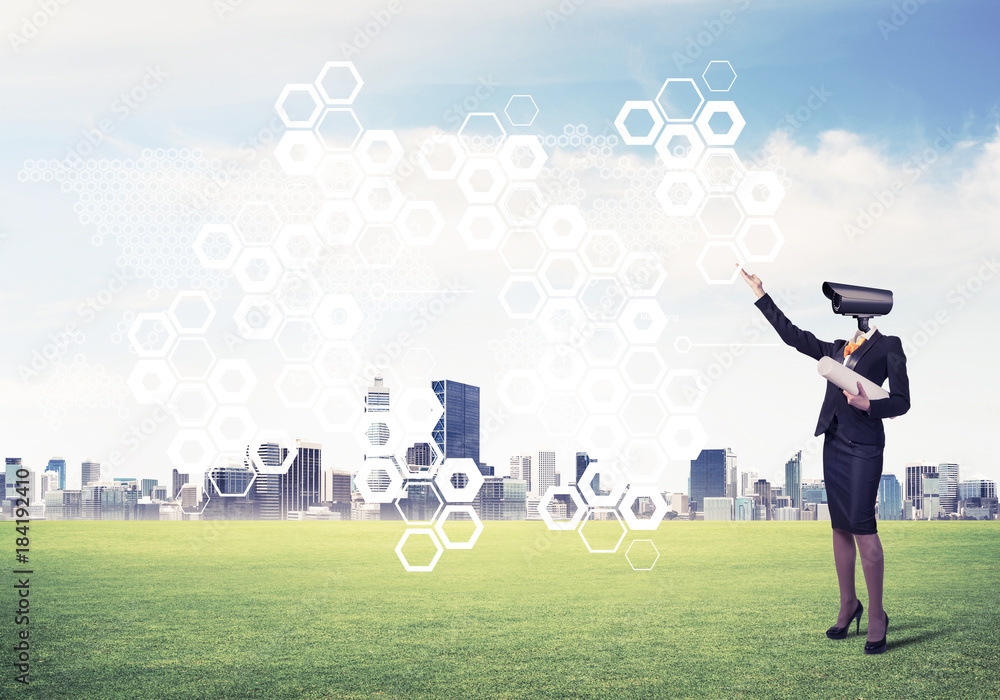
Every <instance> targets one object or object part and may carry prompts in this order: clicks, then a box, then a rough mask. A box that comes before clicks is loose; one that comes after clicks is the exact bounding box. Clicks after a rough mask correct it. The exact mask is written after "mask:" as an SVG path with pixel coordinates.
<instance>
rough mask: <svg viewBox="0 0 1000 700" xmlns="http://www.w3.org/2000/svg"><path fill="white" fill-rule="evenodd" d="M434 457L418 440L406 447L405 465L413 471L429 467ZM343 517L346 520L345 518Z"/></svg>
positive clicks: (427, 445) (432, 451)
mask: <svg viewBox="0 0 1000 700" xmlns="http://www.w3.org/2000/svg"><path fill="white" fill-rule="evenodd" d="M434 457H435V454H434V450H433V449H432V448H431V446H430V444H429V443H426V442H418V443H416V444H414V445H413V446H412V447H407V448H406V466H408V467H409V468H410V469H411V470H413V471H422V470H425V469H429V468H430V466H431V464H433V462H434ZM414 467H416V469H414ZM344 519H345V520H346V519H347V518H344Z"/></svg>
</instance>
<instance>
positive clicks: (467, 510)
mask: <svg viewBox="0 0 1000 700" xmlns="http://www.w3.org/2000/svg"><path fill="white" fill-rule="evenodd" d="M454 513H462V514H464V515H466V516H468V518H469V520H471V521H472V522H473V523H474V524H475V530H474V531H473V533H472V534H471V535H470V536H469V539H468V540H466V541H465V542H453V541H452V540H451V538H449V537H448V533H447V532H445V529H444V524H445V522H447V520H448V517H449V516H451V515H452V514H454ZM434 529H435V530H436V531H437V534H438V537H440V538H441V542H443V543H444V546H445V549H472V547H473V546H474V545H475V544H476V540H478V539H479V535H481V534H482V532H483V521H482V520H480V519H479V515H477V514H476V509H475V508H473V507H472V506H462V505H447V506H445V507H444V510H443V511H441V515H440V516H439V517H438V519H437V522H436V523H434Z"/></svg>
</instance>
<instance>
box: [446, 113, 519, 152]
mask: <svg viewBox="0 0 1000 700" xmlns="http://www.w3.org/2000/svg"><path fill="white" fill-rule="evenodd" d="M480 132H482V133H480ZM458 137H459V141H461V143H462V146H463V147H464V148H465V150H466V152H467V153H468V154H469V155H471V156H476V155H492V154H495V153H496V152H497V151H499V150H500V147H501V146H502V145H503V142H504V139H505V138H506V137H507V130H506V129H504V128H503V124H501V123H500V120H499V119H497V115H496V114H494V113H493V112H469V113H468V114H466V115H465V121H463V122H462V126H460V127H459V128H458Z"/></svg>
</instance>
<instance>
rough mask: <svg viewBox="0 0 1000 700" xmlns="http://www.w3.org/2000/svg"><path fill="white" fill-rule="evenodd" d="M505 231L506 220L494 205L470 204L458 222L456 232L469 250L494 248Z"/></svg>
mask: <svg viewBox="0 0 1000 700" xmlns="http://www.w3.org/2000/svg"><path fill="white" fill-rule="evenodd" d="M505 233H507V222H505V221H504V220H503V217H502V216H501V215H500V211H499V210H498V209H497V208H496V207H494V206H470V207H469V208H468V209H466V210H465V214H463V215H462V219H461V221H459V222H458V234H459V235H460V236H461V237H462V240H463V241H465V245H466V246H467V247H468V248H469V250H495V249H496V247H497V246H498V245H500V241H501V240H502V239H503V236H504V234H505Z"/></svg>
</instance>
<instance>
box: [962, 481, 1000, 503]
mask: <svg viewBox="0 0 1000 700" xmlns="http://www.w3.org/2000/svg"><path fill="white" fill-rule="evenodd" d="M996 497H997V485H996V482H995V481H990V480H989V479H969V480H968V481H961V482H959V484H958V498H959V500H960V501H965V500H967V499H969V498H996Z"/></svg>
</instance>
